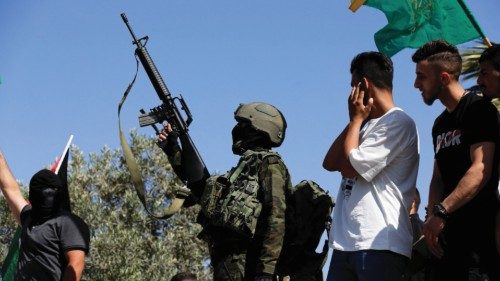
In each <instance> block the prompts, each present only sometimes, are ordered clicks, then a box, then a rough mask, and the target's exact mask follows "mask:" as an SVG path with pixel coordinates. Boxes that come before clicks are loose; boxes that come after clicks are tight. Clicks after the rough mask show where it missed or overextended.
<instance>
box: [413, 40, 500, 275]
mask: <svg viewBox="0 0 500 281" xmlns="http://www.w3.org/2000/svg"><path fill="white" fill-rule="evenodd" d="M412 59H413V61H414V62H415V63H416V64H417V65H416V75H417V77H416V79H415V87H416V88H418V89H419V90H420V91H421V95H422V97H423V99H424V102H425V103H426V104H428V105H431V104H432V103H433V102H434V101H435V100H436V99H439V101H440V102H441V103H442V104H443V105H444V106H445V110H444V111H443V113H441V115H439V116H438V118H436V120H435V122H434V126H433V128H432V138H433V144H434V154H435V156H434V158H435V160H434V170H433V175H432V180H431V184H430V188H429V200H428V206H427V210H428V212H429V213H428V218H427V220H426V222H425V224H424V235H425V239H426V242H427V245H428V247H429V250H430V251H431V252H432V254H433V255H434V256H435V258H436V261H435V262H433V263H432V270H431V275H432V276H431V278H432V277H433V279H432V280H468V270H469V267H470V261H471V257H472V254H473V253H477V255H478V256H479V259H480V261H479V262H480V265H481V267H482V269H483V270H485V271H486V272H487V274H488V275H489V278H490V280H500V275H499V267H498V265H499V257H498V253H497V252H496V250H495V237H494V229H495V213H496V210H497V209H498V200H497V198H496V196H495V190H496V188H497V186H498V171H497V169H496V163H497V161H498V153H497V152H496V150H495V148H496V146H497V145H498V130H497V120H498V113H497V110H496V108H495V107H494V106H493V105H492V104H491V103H490V102H489V101H488V100H485V99H482V98H481V97H478V96H476V95H473V94H468V92H467V91H465V90H464V88H463V87H462V86H461V85H460V83H459V81H458V78H459V76H460V72H461V68H462V59H461V57H460V54H459V52H458V50H457V48H456V47H455V46H453V45H450V44H449V43H447V42H446V41H442V40H437V41H432V42H429V43H427V44H425V45H423V46H422V47H420V48H419V49H418V50H417V51H416V52H415V54H414V55H413V57H412ZM493 167H495V168H493Z"/></svg>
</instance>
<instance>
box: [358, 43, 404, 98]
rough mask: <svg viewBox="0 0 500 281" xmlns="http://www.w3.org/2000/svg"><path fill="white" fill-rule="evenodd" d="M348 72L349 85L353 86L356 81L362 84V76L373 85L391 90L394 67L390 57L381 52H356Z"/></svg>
mask: <svg viewBox="0 0 500 281" xmlns="http://www.w3.org/2000/svg"><path fill="white" fill-rule="evenodd" d="M350 72H351V77H352V78H351V86H353V87H354V86H355V85H357V84H358V83H362V85H363V78H364V79H366V80H367V81H368V82H369V83H371V84H372V85H373V86H375V87H377V88H379V89H384V90H388V91H391V92H392V78H393V76H394V68H393V65H392V61H391V59H390V58H389V57H387V56H386V55H384V54H382V53H379V52H364V53H360V54H358V55H357V56H355V57H354V59H353V60H352V61H351V68H350ZM363 86H365V85H363ZM363 86H362V89H363ZM363 90H366V89H363Z"/></svg>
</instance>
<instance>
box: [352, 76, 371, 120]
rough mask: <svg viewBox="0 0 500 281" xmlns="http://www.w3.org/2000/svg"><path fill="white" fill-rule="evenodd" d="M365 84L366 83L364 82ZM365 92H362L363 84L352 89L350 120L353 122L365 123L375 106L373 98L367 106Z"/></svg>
mask: <svg viewBox="0 0 500 281" xmlns="http://www.w3.org/2000/svg"><path fill="white" fill-rule="evenodd" d="M363 83H366V82H365V81H363ZM364 98H365V91H364V90H361V82H360V83H358V84H357V85H355V86H354V87H352V90H351V94H350V95H349V100H348V106H349V118H350V120H351V121H361V122H363V121H364V120H366V118H368V116H369V115H370V112H371V110H372V106H373V98H369V99H368V102H367V104H366V105H365V104H364Z"/></svg>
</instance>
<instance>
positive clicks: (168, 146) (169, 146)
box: [157, 132, 181, 155]
mask: <svg viewBox="0 0 500 281" xmlns="http://www.w3.org/2000/svg"><path fill="white" fill-rule="evenodd" d="M178 139H179V134H178V133H176V132H170V134H168V137H167V139H166V140H164V141H162V142H158V143H157V144H158V146H159V147H160V148H161V149H162V150H163V152H165V153H166V154H167V155H174V154H175V152H177V151H179V150H180V149H181V148H180V146H179V142H178Z"/></svg>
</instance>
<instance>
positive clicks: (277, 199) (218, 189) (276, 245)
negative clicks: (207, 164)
mask: <svg viewBox="0 0 500 281" xmlns="http://www.w3.org/2000/svg"><path fill="white" fill-rule="evenodd" d="M235 119H236V121H238V124H237V125H236V126H235V128H234V129H233V132H232V134H233V152H234V153H235V154H238V155H242V156H241V158H240V161H239V163H238V165H237V166H236V167H234V168H233V169H231V170H230V171H229V172H227V173H226V174H224V175H222V176H213V177H209V178H205V179H203V180H202V181H200V182H196V183H188V184H189V185H188V187H189V188H190V189H191V191H192V195H193V196H192V199H193V198H194V199H193V200H191V201H193V202H196V203H200V204H201V206H202V208H201V209H202V210H201V212H200V215H199V222H200V223H201V224H202V225H203V227H204V228H203V231H202V233H200V238H202V239H204V240H206V241H207V242H208V244H209V247H210V257H211V263H212V266H213V269H214V280H216V281H218V280H231V281H239V280H252V281H253V280H255V278H259V277H264V276H265V277H271V276H273V275H274V276H275V275H276V274H277V268H276V265H277V263H278V259H279V257H280V253H281V249H282V247H283V242H284V235H285V210H286V196H287V190H288V189H289V188H290V187H291V181H290V175H289V173H288V170H287V168H286V166H285V164H284V163H283V161H282V160H281V157H280V156H279V155H278V154H277V153H275V152H272V151H271V147H278V146H280V145H281V143H282V142H283V140H284V137H285V129H286V121H285V119H284V117H283V115H282V114H281V112H280V111H279V110H278V109H276V108H275V107H274V106H272V105H269V104H266V103H260V102H258V103H249V104H242V105H240V106H239V107H238V109H237V110H236V111H235ZM169 138H170V139H169V140H168V142H169V144H167V145H165V146H163V149H164V151H165V152H166V153H167V155H168V156H169V160H170V163H171V165H172V167H173V169H174V171H175V172H176V173H177V174H178V176H179V177H180V178H183V177H182V174H180V171H182V169H181V166H182V165H189V163H183V161H182V159H181V149H180V147H179V146H178V144H177V140H175V141H173V139H174V138H175V136H174V135H169ZM261 280H265V278H264V279H261Z"/></svg>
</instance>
